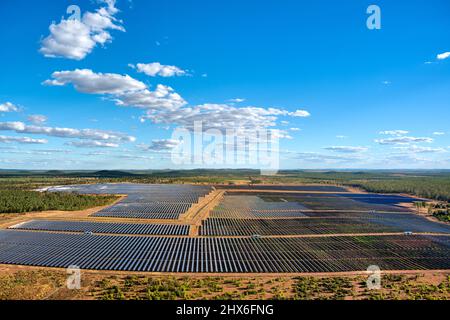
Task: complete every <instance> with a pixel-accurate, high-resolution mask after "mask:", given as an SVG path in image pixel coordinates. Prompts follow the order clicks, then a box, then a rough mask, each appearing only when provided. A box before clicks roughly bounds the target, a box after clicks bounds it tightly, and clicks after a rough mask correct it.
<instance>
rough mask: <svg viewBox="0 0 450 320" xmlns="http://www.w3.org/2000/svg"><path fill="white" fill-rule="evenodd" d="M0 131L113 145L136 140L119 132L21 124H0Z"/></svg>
mask: <svg viewBox="0 0 450 320" xmlns="http://www.w3.org/2000/svg"><path fill="white" fill-rule="evenodd" d="M0 131H14V132H16V133H26V134H40V135H45V136H49V137H58V138H78V139H88V140H101V141H108V142H113V143H118V142H134V141H135V140H136V138H135V137H132V136H128V135H126V134H124V133H120V132H113V131H104V130H97V129H72V128H57V127H43V126H35V125H26V124H25V123H23V122H0Z"/></svg>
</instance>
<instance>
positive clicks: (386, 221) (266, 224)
mask: <svg viewBox="0 0 450 320" xmlns="http://www.w3.org/2000/svg"><path fill="white" fill-rule="evenodd" d="M306 214H308V215H310V216H309V217H304V218H290V219H287V218H285V217H284V218H285V219H276V218H273V219H227V218H209V219H207V220H205V221H203V225H202V227H201V228H200V234H201V235H205V236H249V235H254V234H259V235H308V234H310V235H314V234H361V233H389V232H421V233H448V234H450V225H446V224H442V223H438V222H434V221H431V220H428V219H426V218H424V217H421V216H418V215H414V214H408V213H406V214H390V213H370V214H369V213H354V214H348V215H338V216H329V217H322V216H321V215H319V216H318V217H314V215H315V213H306Z"/></svg>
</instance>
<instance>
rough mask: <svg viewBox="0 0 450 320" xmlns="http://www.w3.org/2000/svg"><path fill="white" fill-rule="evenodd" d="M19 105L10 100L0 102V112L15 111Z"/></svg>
mask: <svg viewBox="0 0 450 320" xmlns="http://www.w3.org/2000/svg"><path fill="white" fill-rule="evenodd" d="M17 111H19V107H18V106H16V105H14V104H13V103H11V102H5V103H2V104H0V112H17Z"/></svg>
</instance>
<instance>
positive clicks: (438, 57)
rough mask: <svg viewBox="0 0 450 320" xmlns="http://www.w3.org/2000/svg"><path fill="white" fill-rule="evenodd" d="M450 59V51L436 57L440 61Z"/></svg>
mask: <svg viewBox="0 0 450 320" xmlns="http://www.w3.org/2000/svg"><path fill="white" fill-rule="evenodd" d="M449 57H450V51H449V52H444V53H440V54H438V55H437V56H436V58H437V59H438V60H445V59H448V58H449Z"/></svg>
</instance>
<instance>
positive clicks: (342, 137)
mask: <svg viewBox="0 0 450 320" xmlns="http://www.w3.org/2000/svg"><path fill="white" fill-rule="evenodd" d="M336 138H338V139H347V136H343V135H338V136H336Z"/></svg>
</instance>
